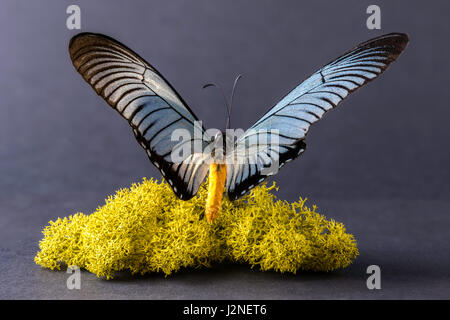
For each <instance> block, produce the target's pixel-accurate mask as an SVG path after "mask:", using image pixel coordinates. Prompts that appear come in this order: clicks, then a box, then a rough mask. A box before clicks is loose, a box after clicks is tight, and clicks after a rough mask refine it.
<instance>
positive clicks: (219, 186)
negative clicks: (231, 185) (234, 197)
mask: <svg viewBox="0 0 450 320" xmlns="http://www.w3.org/2000/svg"><path fill="white" fill-rule="evenodd" d="M226 179H227V166H226V165H225V164H218V163H212V164H211V165H210V166H209V189H208V199H207V200H206V206H205V215H206V220H208V222H210V223H211V222H214V220H216V219H217V217H218V216H219V213H220V209H221V207H222V198H223V191H224V188H225V181H226Z"/></svg>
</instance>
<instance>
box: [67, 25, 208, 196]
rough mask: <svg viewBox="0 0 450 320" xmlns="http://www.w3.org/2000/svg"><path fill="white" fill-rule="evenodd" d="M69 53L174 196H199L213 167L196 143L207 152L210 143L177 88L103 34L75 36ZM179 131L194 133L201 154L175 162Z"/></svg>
mask: <svg viewBox="0 0 450 320" xmlns="http://www.w3.org/2000/svg"><path fill="white" fill-rule="evenodd" d="M69 53H70V58H71V59H72V62H73V65H74V66H75V68H76V69H77V71H78V72H79V73H80V74H81V75H82V76H83V78H84V79H85V80H86V81H87V82H88V83H89V84H90V85H91V86H92V88H93V89H94V90H95V91H96V92H97V94H99V95H100V96H102V97H103V98H104V99H105V100H106V102H107V103H108V104H109V105H110V106H111V107H112V108H113V109H115V110H116V111H117V112H119V113H120V114H121V116H122V117H124V118H125V119H126V120H127V121H128V123H129V124H130V126H131V127H132V128H133V133H134V135H135V137H136V139H137V141H138V142H139V144H140V145H141V146H142V147H143V148H144V149H145V150H146V152H147V155H148V157H149V159H150V161H151V162H152V163H153V164H154V165H155V166H156V167H157V168H158V170H159V171H160V172H161V174H162V175H163V177H164V178H165V179H166V180H167V181H168V183H169V184H170V185H171V187H172V189H173V191H174V192H175V194H176V195H177V196H178V197H180V198H181V199H183V200H188V199H190V198H191V197H192V196H193V195H195V194H196V193H197V191H198V188H199V186H200V184H201V182H202V181H203V180H204V179H205V177H206V175H207V173H208V164H207V163H206V162H207V156H204V155H203V154H201V150H195V149H194V144H195V143H197V144H196V146H198V145H199V144H200V146H201V149H203V148H204V147H205V146H206V145H207V144H208V143H209V139H208V138H207V136H206V134H205V133H204V130H203V128H202V127H201V125H200V127H199V122H198V119H197V118H196V117H195V115H194V114H193V113H192V111H191V110H190V108H189V107H188V106H187V104H186V103H185V102H184V101H183V100H182V98H181V97H180V96H179V95H178V93H177V92H176V91H175V90H174V89H173V88H172V86H171V85H170V84H169V83H168V82H167V81H166V80H165V79H164V77H163V76H162V75H161V74H160V73H159V72H158V71H157V70H156V69H155V68H154V67H152V66H151V65H150V64H149V63H147V62H146V61H145V60H144V59H142V58H141V57H140V56H139V55H137V54H136V53H135V52H133V51H132V50H131V49H129V48H127V47H126V46H124V45H123V44H121V43H119V42H117V41H116V40H114V39H112V38H110V37H107V36H104V35H100V34H93V33H82V34H79V35H77V36H75V37H73V38H72V40H71V41H70V44H69ZM176 129H183V130H186V132H188V133H189V134H190V135H191V138H192V139H191V140H190V141H189V143H190V144H192V148H190V149H191V150H195V151H197V152H198V151H200V154H197V155H195V154H194V153H192V154H190V155H186V157H185V158H184V159H185V160H183V161H173V159H172V158H171V155H172V151H173V149H174V148H176V146H177V145H178V144H179V143H180V142H179V141H177V140H173V139H172V133H173V132H174V130H176ZM198 131H200V133H201V134H200V135H199V134H198ZM196 140H198V141H196ZM198 143H199V144H198ZM193 159H194V160H195V161H193Z"/></svg>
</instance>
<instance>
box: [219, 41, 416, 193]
mask: <svg viewBox="0 0 450 320" xmlns="http://www.w3.org/2000/svg"><path fill="white" fill-rule="evenodd" d="M407 43H408V37H407V35H405V34H400V33H392V34H387V35H384V36H381V37H378V38H375V39H372V40H369V41H367V42H364V43H362V44H360V45H358V46H357V47H355V48H354V49H352V50H350V51H348V52H347V53H345V54H343V55H342V56H340V57H339V58H337V59H335V60H334V61H332V62H330V63H329V64H327V65H325V66H324V67H323V68H321V69H320V70H318V71H317V72H315V73H314V74H312V75H311V76H310V77H309V78H308V79H306V80H305V81H304V82H303V83H301V84H300V85H299V86H297V87H296V88H295V89H294V90H292V91H291V92H290V93H289V94H287V95H286V96H285V97H284V98H283V99H281V101H280V102H278V103H277V104H276V105H275V106H274V107H273V108H271V109H270V110H269V111H268V112H267V113H266V114H264V116H263V117H262V118H261V119H259V120H258V122H256V123H255V124H254V125H253V126H252V127H251V128H250V129H249V130H247V131H246V132H245V133H244V134H243V135H242V136H241V137H240V138H239V139H238V141H237V142H236V145H235V149H234V151H233V152H232V154H230V155H229V156H228V158H229V159H228V161H227V163H228V164H227V166H228V167H227V174H228V178H227V190H228V195H229V198H230V199H232V200H234V199H237V198H239V197H241V196H242V195H244V194H245V193H246V192H247V191H249V190H250V189H252V188H253V187H255V186H256V185H258V184H259V183H261V182H262V181H264V179H265V178H267V177H268V176H270V175H273V174H275V173H276V172H277V171H278V170H279V169H280V168H281V167H282V166H283V165H284V164H285V163H287V162H289V161H291V160H293V159H295V158H297V157H298V156H299V155H300V154H302V153H303V152H304V151H305V148H306V144H305V141H304V140H305V137H306V135H307V133H308V131H309V128H310V127H311V125H312V124H313V123H315V122H316V121H318V120H320V119H321V118H322V117H323V116H324V114H325V113H326V112H327V111H329V110H331V109H333V108H335V107H336V106H337V105H338V104H339V103H340V102H341V101H342V100H344V99H345V98H346V97H347V96H348V95H349V94H350V93H352V92H353V91H355V90H357V89H358V88H360V87H362V86H363V85H365V84H366V83H368V82H370V81H371V80H373V79H375V78H376V77H378V76H379V75H380V74H381V73H383V72H384V71H385V70H386V69H387V68H388V66H389V65H390V64H391V63H392V62H393V61H395V60H396V59H397V57H398V56H399V55H400V53H401V52H402V51H403V50H404V49H405V47H406V45H407Z"/></svg>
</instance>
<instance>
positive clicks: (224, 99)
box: [202, 83, 231, 125]
mask: <svg viewBox="0 0 450 320" xmlns="http://www.w3.org/2000/svg"><path fill="white" fill-rule="evenodd" d="M209 87H214V88H217V89H219V90H220V92H221V93H222V97H223V101H224V102H225V107H226V108H227V119H230V115H231V109H230V107H229V105H228V101H227V97H225V93H224V91H223V89H222V87H221V86H219V85H217V84H215V83H207V84H205V85H204V86H203V87H202V88H203V89H205V88H209ZM227 121H229V120H227ZM227 125H228V122H227Z"/></svg>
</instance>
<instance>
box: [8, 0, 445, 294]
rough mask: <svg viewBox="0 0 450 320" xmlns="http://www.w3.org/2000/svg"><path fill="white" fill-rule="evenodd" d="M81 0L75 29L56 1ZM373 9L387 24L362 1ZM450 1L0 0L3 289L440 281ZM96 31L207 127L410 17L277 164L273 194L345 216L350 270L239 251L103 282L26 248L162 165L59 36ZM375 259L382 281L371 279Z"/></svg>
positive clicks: (329, 287)
mask: <svg viewBox="0 0 450 320" xmlns="http://www.w3.org/2000/svg"><path fill="white" fill-rule="evenodd" d="M70 4H77V5H78V6H79V7H80V8H81V30H68V29H67V27H66V19H67V17H68V15H67V14H66V8H67V6H68V5H70ZM371 4H377V5H378V6H380V8H381V30H369V29H368V28H367V27H366V19H367V17H368V14H366V9H367V7H368V6H369V5H371ZM448 12H450V5H449V3H448V2H447V1H375V2H372V1H365V0H364V1H360V0H354V1H331V0H330V1H274V0H272V1H261V0H251V1H250V0H244V1H218V0H214V1H211V0H202V1H201V0H196V1H193V0H192V1H181V0H180V1H178V0H177V1H172V0H171V1H163V0H161V1H98V0H97V1H56V0H55V1H43V0H40V1H22V0H21V1H17V0H14V1H13V0H11V1H7V0H2V1H0V97H1V104H0V247H1V249H0V297H1V298H8V299H10V298H14V299H15V298H27V299H28V298H67V299H78V298H87V299H89V298H151V299H153V298H155V299H156V298H163V299H166V298H167V299H168V298H194V299H197V298H239V299H243V298H266V299H305V298H319V299H320V298H339V299H341V298H364V299H366V298H368V299H387V298H446V299H447V298H449V289H450V285H449V280H450V279H449V278H450V277H449V276H450V271H449V270H450V257H449V254H448V253H449V251H450V244H449V240H450V236H449V232H448V230H449V227H450V199H449V195H450V183H449V178H450V167H449V163H450V151H449V136H450V126H449V119H450V108H449V100H450V91H449V89H448V84H449V83H448V71H449V66H448V57H449V54H450V52H449V51H450V50H449V48H450V44H449V41H448V40H449V36H450V32H449V31H450V30H449V29H450V27H449V23H448ZM81 31H84V32H88V31H89V32H99V33H104V34H107V35H109V36H111V37H113V38H116V39H117V40H119V41H120V42H122V43H124V44H126V45H127V46H129V47H130V48H132V49H133V50H135V51H136V52H138V53H139V54H140V55H141V56H142V57H143V58H145V59H146V60H148V61H149V62H150V63H151V64H152V65H154V66H155V67H156V68H157V69H158V70H159V71H160V72H161V73H162V74H163V75H164V76H165V77H166V78H167V79H168V80H169V81H170V82H171V84H172V85H173V86H174V87H175V88H176V90H177V91H178V92H179V93H180V95H181V96H182V97H183V98H184V99H185V100H186V101H187V103H188V104H189V105H190V106H191V108H192V109H193V111H194V112H195V113H196V115H197V116H198V117H199V118H200V119H201V120H203V123H204V125H205V126H206V127H214V128H223V127H224V126H225V122H226V118H225V109H224V105H223V101H222V98H221V97H220V95H219V93H218V92H216V91H215V90H211V89H208V90H202V89H201V87H202V85H203V84H205V83H208V82H217V83H219V84H221V85H222V86H223V87H224V89H225V91H226V92H227V93H228V92H229V91H230V90H231V86H232V82H233V80H234V77H235V76H236V75H237V74H239V73H241V74H243V76H244V78H243V79H242V80H241V82H240V83H239V86H238V88H237V93H236V96H235V99H234V113H233V115H232V127H234V128H244V129H245V128H248V127H250V126H251V125H252V124H253V123H254V122H256V120H257V119H258V118H259V117H260V116H262V114H263V113H264V112H265V111H266V110H267V109H268V108H269V107H271V106H273V105H274V104H275V103H276V102H278V100H279V99H280V98H281V97H283V96H284V95H285V94H286V93H287V92H288V91H290V90H291V89H292V88H293V87H295V86H296V85H297V84H298V83H300V82H301V81H303V80H304V79H305V78H306V77H307V76H309V75H310V74H311V73H313V72H314V71H316V70H317V69H318V68H319V67H321V66H323V65H324V64H325V63H327V62H329V61H330V60H332V59H334V58H336V57H337V56H339V55H340V54H342V53H343V52H345V51H347V50H348V49H350V48H352V47H353V46H355V45H356V44H358V43H360V42H363V41H365V40H367V39H369V38H373V37H375V36H378V35H381V34H384V33H389V32H405V33H407V34H408V35H409V37H410V43H409V46H408V47H407V49H406V50H405V52H404V53H403V55H402V56H400V58H399V59H398V60H397V62H395V63H393V65H392V66H391V67H390V68H389V70H388V71H387V72H386V73H385V74H383V75H382V76H381V77H380V78H379V79H377V80H375V81H374V82H372V83H370V84H368V85H367V86H365V87H364V88H362V89H360V90H359V91H358V92H356V93H354V94H352V95H351V96H350V97H349V98H347V99H346V100H345V101H344V102H343V103H342V104H341V105H340V106H339V107H338V108H337V110H334V111H332V112H330V113H328V114H327V115H326V116H325V118H324V119H323V120H322V121H320V122H318V123H317V124H315V125H314V126H313V128H312V129H311V131H310V133H309V135H308V137H307V140H306V142H307V147H308V148H307V151H306V152H305V153H304V154H303V156H302V157H301V158H300V159H298V160H296V161H294V162H292V163H290V164H288V165H287V166H286V167H285V168H283V170H281V171H280V173H279V174H278V175H277V176H276V177H275V180H276V182H277V183H278V185H279V187H280V190H279V193H278V196H279V198H281V199H286V200H289V201H294V200H296V199H297V198H298V197H299V196H302V197H307V198H308V203H309V204H310V205H312V204H314V203H315V204H317V205H318V206H319V211H320V212H321V213H324V214H325V215H326V216H327V217H328V218H333V219H336V220H337V221H340V222H343V223H344V224H345V225H346V227H347V230H348V231H349V232H350V233H352V234H354V235H355V237H356V239H357V240H358V247H359V250H360V256H359V257H358V258H357V260H356V261H355V262H354V263H353V264H352V265H351V266H350V267H348V268H347V269H344V270H339V271H336V272H332V273H329V274H315V273H304V272H300V273H298V274H297V275H296V276H294V275H288V274H283V275H281V274H278V273H272V272H267V273H261V272H259V271H257V270H250V268H249V267H248V266H233V265H224V266H217V267H215V268H214V269H207V270H205V269H203V270H199V271H183V272H181V273H179V274H175V275H173V276H170V277H168V278H164V276H162V275H150V276H146V277H130V278H126V279H122V280H121V281H120V280H117V281H109V282H108V281H103V280H100V279H97V278H96V276H95V275H92V274H90V273H88V272H83V273H82V289H81V290H68V289H67V287H66V279H67V277H68V274H66V273H65V272H51V271H48V270H44V269H42V268H41V267H39V266H37V265H35V264H34V261H33V257H34V255H35V253H36V251H37V249H38V242H39V240H40V239H41V237H42V234H41V230H42V228H43V227H44V226H45V225H46V224H47V222H48V221H49V220H53V219H56V218H57V217H64V216H68V215H70V214H73V213H75V212H78V211H81V212H84V213H90V212H92V211H93V210H95V208H96V207H97V206H98V205H101V204H102V203H103V201H104V198H106V197H107V196H108V195H110V194H112V193H113V192H114V191H115V190H117V189H119V188H123V187H128V186H130V185H131V183H133V182H137V181H140V180H141V179H142V177H157V178H160V174H159V172H158V171H157V170H156V169H155V168H154V167H153V166H152V165H151V164H150V163H149V161H148V159H147V156H146V154H145V152H144V151H143V150H142V149H141V147H140V146H139V145H138V144H137V143H136V141H135V139H134V137H133V134H132V131H131V129H130V128H129V126H128V124H127V123H126V121H124V120H123V119H122V118H121V117H119V115H118V114H116V113H115V112H114V111H113V110H112V109H111V108H109V107H108V106H107V104H106V103H105V102H104V101H103V100H102V99H101V98H100V97H98V96H97V95H96V94H95V92H94V91H93V90H92V89H91V88H90V87H89V86H88V84H86V83H85V82H84V81H83V80H82V78H81V76H80V75H79V74H78V73H77V72H76V71H75V69H74V68H73V66H72V64H71V61H70V59H69V55H68V50H67V47H68V42H69V40H70V38H71V37H72V36H73V35H75V34H76V33H78V32H81ZM372 264H376V265H379V266H380V268H381V272H382V278H381V279H382V289H381V290H368V289H367V287H366V279H367V277H368V275H367V274H366V268H367V266H369V265H372Z"/></svg>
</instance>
